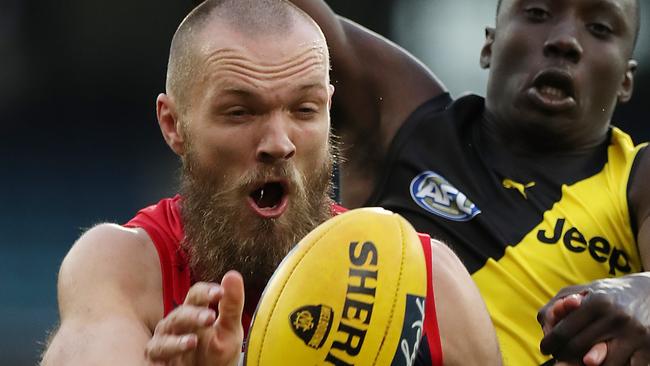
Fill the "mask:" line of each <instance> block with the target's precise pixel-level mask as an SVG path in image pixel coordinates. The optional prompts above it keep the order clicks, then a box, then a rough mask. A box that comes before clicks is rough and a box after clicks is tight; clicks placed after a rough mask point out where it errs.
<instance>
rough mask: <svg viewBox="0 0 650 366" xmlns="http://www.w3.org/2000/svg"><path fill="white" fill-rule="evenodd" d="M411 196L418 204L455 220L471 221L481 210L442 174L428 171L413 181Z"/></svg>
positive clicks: (429, 210) (436, 213)
mask: <svg viewBox="0 0 650 366" xmlns="http://www.w3.org/2000/svg"><path fill="white" fill-rule="evenodd" d="M410 190H411V198H413V200H414V201H415V203H417V204H418V206H420V207H422V208H423V209H425V210H427V211H428V212H431V213H432V214H435V215H438V216H442V217H444V218H446V219H449V220H454V221H469V220H471V219H472V218H473V217H474V216H476V215H478V214H479V213H481V210H479V209H478V207H476V205H475V204H474V203H473V202H472V201H470V200H469V199H468V198H467V196H465V194H463V193H462V192H460V191H459V190H458V189H456V187H454V186H452V185H451V184H449V182H447V180H446V179H445V178H443V177H442V176H440V175H438V174H436V173H434V172H432V171H426V172H422V173H420V174H419V175H418V176H417V177H415V178H413V180H412V181H411V189H410Z"/></svg>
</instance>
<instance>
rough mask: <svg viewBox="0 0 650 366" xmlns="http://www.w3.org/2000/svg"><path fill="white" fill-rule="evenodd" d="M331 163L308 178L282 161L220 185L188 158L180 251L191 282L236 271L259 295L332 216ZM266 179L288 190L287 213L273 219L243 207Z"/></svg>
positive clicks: (183, 181)
mask: <svg viewBox="0 0 650 366" xmlns="http://www.w3.org/2000/svg"><path fill="white" fill-rule="evenodd" d="M189 151H191V150H189ZM332 161H333V157H332V154H331V153H329V154H328V158H327V159H325V161H324V162H323V164H321V166H320V167H319V168H317V169H316V171H310V173H312V172H313V174H309V175H306V174H301V173H300V172H298V170H297V169H296V168H295V167H294V166H293V165H292V164H291V163H289V162H283V163H282V164H276V165H273V166H271V165H269V166H266V167H264V168H262V169H260V170H256V171H251V172H250V173H248V174H247V175H246V176H244V177H232V178H231V179H228V180H224V178H225V177H224V176H223V174H221V175H220V174H218V173H217V172H216V171H215V170H211V171H207V170H206V169H201V168H199V165H198V164H197V162H196V159H195V155H194V154H192V153H191V152H190V153H188V154H187V155H186V157H185V161H184V164H183V172H182V176H181V195H182V197H183V200H182V205H181V207H182V208H181V214H182V218H183V223H184V228H185V240H184V241H183V243H182V247H183V248H184V249H185V250H186V251H187V253H188V254H189V259H190V267H191V269H192V275H193V277H194V279H195V280H197V281H210V282H220V281H221V277H222V276H223V275H224V274H225V273H226V272H227V271H228V270H231V269H235V270H237V271H239V272H240V273H241V274H242V276H243V277H244V283H245V285H246V287H247V290H252V291H261V290H262V289H263V288H264V286H265V285H266V282H267V281H268V279H269V278H270V277H271V275H272V274H273V272H274V270H275V268H276V267H277V266H278V265H279V264H280V262H281V261H282V259H283V258H284V257H285V256H286V254H287V253H288V252H289V251H290V250H291V248H293V246H294V245H295V244H296V243H297V242H298V241H300V239H301V238H302V237H304V236H305V235H306V234H307V233H309V232H310V231H311V230H313V229H314V228H315V227H316V226H318V225H319V224H320V223H322V222H323V221H325V220H327V219H328V218H330V217H331V204H332V200H331V199H330V198H329V197H330V192H331V184H330V175H331V171H332ZM270 176H273V177H276V178H277V177H280V178H283V179H286V181H287V182H288V187H289V192H285V194H288V195H289V203H288V207H287V210H286V211H285V213H284V214H283V215H282V216H280V217H279V218H275V219H269V218H262V217H259V216H257V215H256V214H255V213H253V212H252V210H251V209H250V208H249V207H248V205H247V204H246V199H247V197H248V195H249V193H250V191H251V189H252V184H253V183H254V182H260V181H262V180H264V178H265V177H270Z"/></svg>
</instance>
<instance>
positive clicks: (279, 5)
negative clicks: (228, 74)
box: [166, 0, 324, 113]
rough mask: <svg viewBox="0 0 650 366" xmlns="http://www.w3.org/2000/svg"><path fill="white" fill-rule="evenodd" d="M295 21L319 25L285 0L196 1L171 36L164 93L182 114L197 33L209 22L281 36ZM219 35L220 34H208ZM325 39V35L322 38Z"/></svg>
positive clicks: (194, 68)
mask: <svg viewBox="0 0 650 366" xmlns="http://www.w3.org/2000/svg"><path fill="white" fill-rule="evenodd" d="M296 22H306V23H309V24H312V25H313V26H314V28H316V29H318V31H319V33H321V34H322V32H321V30H320V28H319V27H318V25H317V24H316V23H315V22H314V21H313V20H312V19H311V18H310V17H309V16H308V15H307V14H305V13H304V12H303V11H302V10H300V9H299V8H297V7H296V6H295V5H293V4H292V3H290V2H288V1H285V0H207V1H204V2H202V3H201V4H199V5H198V6H197V7H196V8H194V10H192V11H191V12H190V13H189V14H188V15H187V17H185V19H184V20H183V21H182V22H181V24H180V25H179V27H178V29H177V30H176V33H174V37H173V38H172V43H171V48H170V52H169V62H168V65H167V82H166V89H167V94H168V95H170V96H171V97H172V98H173V99H174V100H175V102H176V105H177V107H178V109H179V111H180V112H181V113H183V112H184V111H185V110H186V109H187V107H189V105H190V103H191V101H190V98H188V93H189V90H190V89H191V86H192V85H193V82H194V81H195V78H194V76H195V75H196V74H197V73H198V72H197V71H198V70H197V64H198V62H197V61H198V60H197V57H196V56H197V55H198V53H199V49H200V46H201V45H200V42H197V40H199V39H200V36H201V35H203V32H204V31H205V30H206V29H207V28H208V25H211V24H215V23H219V24H221V25H223V26H225V27H227V28H229V29H230V30H232V31H235V32H237V33H239V34H241V35H243V36H245V37H247V38H251V39H256V38H261V37H265V36H269V35H271V36H274V35H283V34H286V33H288V32H290V31H291V30H292V29H293V27H294V25H295V24H296ZM210 37H213V38H214V37H219V34H210ZM323 39H324V37H323Z"/></svg>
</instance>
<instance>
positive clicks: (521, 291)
mask: <svg viewBox="0 0 650 366" xmlns="http://www.w3.org/2000/svg"><path fill="white" fill-rule="evenodd" d="M640 148H641V146H637V147H635V146H634V145H633V143H632V141H631V139H630V137H629V136H628V135H626V134H625V133H623V132H621V131H620V130H618V129H616V128H614V129H613V131H612V139H611V144H610V146H609V148H608V152H607V154H608V157H607V159H608V160H607V163H606V164H605V166H604V167H603V169H602V171H600V172H599V173H597V174H596V175H594V176H591V177H588V178H586V179H583V180H581V181H579V182H577V183H575V184H573V185H570V186H566V185H565V186H563V187H562V197H561V199H560V201H559V202H556V203H555V204H554V205H553V206H552V207H551V209H550V210H548V211H546V212H545V213H544V218H543V221H542V222H541V223H539V225H537V226H536V227H535V228H534V229H533V230H532V231H530V232H529V233H528V234H527V235H526V236H525V237H524V238H523V240H522V241H521V242H519V243H512V244H515V245H513V246H509V247H508V248H507V249H506V252H505V255H504V256H503V257H502V258H501V259H499V260H498V261H495V260H494V259H489V260H488V261H487V263H486V264H485V266H483V267H482V268H481V269H480V270H478V271H476V272H475V273H474V274H473V276H472V277H473V279H474V281H475V282H476V283H477V285H478V287H479V289H480V291H481V293H482V295H483V297H484V299H485V301H486V303H487V306H488V309H489V311H490V314H491V316H492V320H493V322H494V325H495V327H496V330H497V335H498V337H499V341H500V343H501V351H502V352H503V357H504V362H505V365H513V366H520V365H539V364H541V363H543V362H544V361H546V360H548V357H546V356H544V355H542V354H541V353H540V352H539V342H540V340H541V339H542V336H543V334H542V330H541V327H540V326H539V325H538V324H537V320H536V316H537V311H538V310H539V308H541V307H542V306H543V305H545V304H546V303H547V302H548V301H549V300H550V299H551V298H552V297H553V296H554V295H555V294H556V293H557V292H558V291H559V290H560V289H562V288H563V287H565V286H570V285H575V284H583V283H588V282H591V281H593V280H596V279H599V278H606V277H618V276H622V275H625V274H628V273H631V272H638V271H640V270H641V261H640V258H639V253H638V249H637V246H636V239H635V236H634V233H632V230H631V228H630V216H629V211H628V205H627V182H628V178H629V174H630V170H631V168H632V163H633V162H634V157H635V155H636V154H637V153H638V151H639V149H640Z"/></svg>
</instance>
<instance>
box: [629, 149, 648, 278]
mask: <svg viewBox="0 0 650 366" xmlns="http://www.w3.org/2000/svg"><path fill="white" fill-rule="evenodd" d="M642 154H643V156H641V157H640V159H641V160H640V161H639V165H638V167H637V171H636V174H635V175H634V176H633V177H632V182H631V185H630V204H631V206H632V212H634V215H635V217H636V227H637V228H638V231H637V238H636V239H637V244H638V245H639V252H640V253H641V261H642V262H643V268H644V269H645V270H646V271H648V270H650V189H648V182H650V148H648V147H646V148H645V151H643V152H642Z"/></svg>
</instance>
